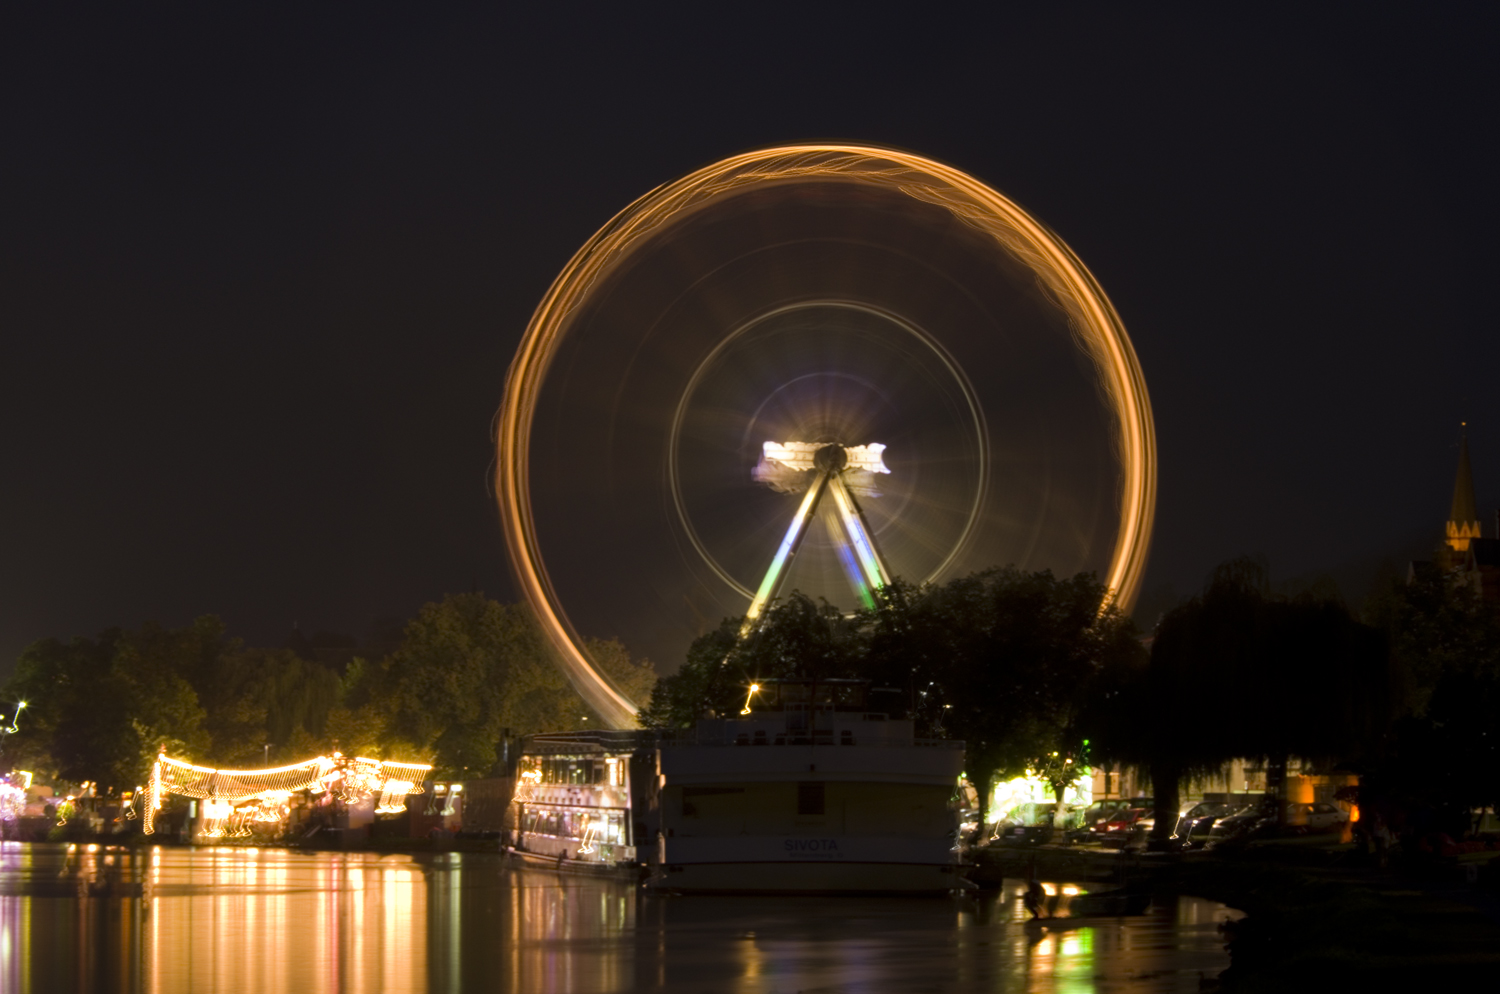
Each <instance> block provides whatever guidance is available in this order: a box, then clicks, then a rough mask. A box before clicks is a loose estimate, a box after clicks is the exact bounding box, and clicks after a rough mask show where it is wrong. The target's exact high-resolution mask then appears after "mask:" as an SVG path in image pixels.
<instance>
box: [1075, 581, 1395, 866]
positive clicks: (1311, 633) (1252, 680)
mask: <svg viewBox="0 0 1500 994" xmlns="http://www.w3.org/2000/svg"><path fill="white" fill-rule="evenodd" d="M1389 659H1390V654H1389V651H1388V648H1387V644H1386V641H1385V639H1384V637H1383V636H1382V634H1381V633H1380V632H1379V631H1377V630H1375V629H1372V628H1370V627H1368V626H1365V625H1362V624H1360V623H1359V622H1357V621H1356V620H1355V619H1354V618H1353V617H1351V616H1350V614H1349V612H1348V610H1347V609H1346V608H1345V607H1344V606H1343V604H1342V603H1340V602H1338V601H1336V600H1331V599H1326V598H1325V597H1318V596H1316V595H1304V596H1299V597H1296V598H1290V599H1289V598H1284V597H1279V596H1277V595H1275V594H1273V593H1272V592H1271V591H1270V586H1269V583H1268V582H1267V577H1266V571H1265V567H1264V566H1263V564H1261V563H1258V562H1256V561H1254V560H1250V559H1237V560H1233V561H1230V562H1228V563H1224V564H1223V565H1221V566H1219V567H1217V568H1216V569H1215V570H1214V572H1213V574H1212V575H1211V576H1210V578H1209V581H1208V583H1207V584H1206V585H1205V587H1204V590H1203V592H1202V594H1200V595H1199V596H1197V597H1195V598H1193V599H1192V600H1190V601H1188V602H1186V603H1184V604H1181V605H1179V606H1178V607H1176V608H1174V609H1173V610H1172V611H1170V612H1168V613H1167V615H1166V616H1165V617H1164V618H1163V619H1162V621H1161V623H1160V625H1159V626H1158V627H1157V630H1156V633H1155V637H1154V639H1153V640H1152V645H1151V654H1150V664H1149V666H1148V667H1146V669H1145V671H1144V672H1143V673H1141V674H1140V676H1139V678H1138V679H1137V680H1135V681H1133V682H1132V683H1130V684H1127V685H1126V686H1124V687H1122V688H1121V689H1120V701H1121V703H1122V705H1123V706H1122V707H1121V708H1119V709H1118V710H1117V711H1116V712H1114V713H1115V714H1116V715H1117V716H1118V717H1120V718H1123V719H1125V722H1126V724H1117V725H1116V726H1115V727H1113V728H1110V729H1108V730H1107V731H1104V732H1102V734H1101V739H1102V740H1103V741H1104V742H1105V743H1106V744H1105V746H1104V751H1105V752H1106V753H1107V754H1108V755H1109V756H1111V757H1112V758H1118V759H1123V760H1125V761H1129V762H1134V763H1136V764H1138V765H1140V766H1142V767H1144V768H1145V769H1147V770H1148V771H1149V772H1150V776H1151V783H1152V788H1153V792H1154V796H1155V803H1156V826H1155V834H1156V836H1157V838H1158V840H1163V839H1165V838H1166V837H1167V836H1168V835H1170V833H1171V831H1172V830H1173V828H1174V826H1175V824H1176V820H1177V810H1178V783H1179V781H1180V780H1181V779H1182V778H1183V777H1185V776H1189V775H1193V774H1205V773H1208V772H1210V771H1213V770H1216V769H1219V768H1222V766H1223V764H1224V763H1226V762H1229V761H1230V760H1232V759H1236V758H1254V757H1260V758H1263V759H1264V760H1265V761H1266V766H1267V780H1268V782H1269V783H1270V784H1272V785H1277V786H1279V784H1280V781H1281V780H1282V779H1283V778H1284V776H1285V772H1286V767H1287V761H1288V758H1289V757H1291V756H1299V757H1302V758H1305V759H1309V760H1312V761H1314V762H1322V763H1335V762H1341V763H1347V762H1352V761H1357V760H1358V759H1359V758H1360V757H1361V756H1364V755H1367V754H1369V752H1370V751H1371V750H1372V749H1375V748H1378V746H1379V740H1380V737H1381V735H1382V734H1383V731H1384V729H1385V727H1386V726H1387V724H1388V723H1389V720H1390V717H1391V696H1390V665H1389Z"/></svg>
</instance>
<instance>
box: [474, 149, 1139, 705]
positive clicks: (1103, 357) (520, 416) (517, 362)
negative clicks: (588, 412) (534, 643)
mask: <svg viewBox="0 0 1500 994" xmlns="http://www.w3.org/2000/svg"><path fill="white" fill-rule="evenodd" d="M809 181H830V182H845V183H862V184H870V185H875V186H880V187H884V188H886V189H890V190H897V191H900V192H902V193H904V194H906V195H907V196H910V197H912V198H913V199H915V200H920V201H923V202H926V203H930V204H934V205H938V206H941V207H943V208H945V209H947V210H948V211H949V212H951V213H952V214H953V216H954V217H956V218H957V219H958V220H960V221H962V222H963V223H965V224H967V225H969V226H971V227H973V228H975V229H977V230H979V231H982V232H984V233H986V234H988V235H990V236H991V237H992V238H994V240H995V241H996V243H997V244H998V245H999V246H1000V247H1001V248H1002V249H1004V250H1005V251H1006V252H1007V253H1009V254H1010V255H1011V256H1012V257H1014V258H1015V259H1016V260H1018V261H1019V262H1021V263H1022V264H1023V265H1025V266H1027V267H1028V268H1029V269H1030V270H1031V271H1032V272H1033V273H1034V274H1035V276H1036V277H1037V279H1038V281H1039V282H1040V284H1041V286H1042V288H1043V289H1044V291H1045V292H1046V293H1047V294H1048V296H1049V297H1050V298H1051V299H1052V301H1053V303H1055V304H1056V305H1057V306H1058V307H1060V308H1061V309H1062V310H1063V312H1064V313H1065V314H1066V315H1067V316H1068V318H1069V322H1070V324H1071V325H1072V330H1073V333H1074V335H1075V336H1076V337H1077V340H1078V343H1079V344H1080V346H1081V347H1082V348H1083V350H1084V352H1085V353H1086V354H1087V355H1088V356H1089V357H1090V358H1091V360H1092V361H1093V363H1094V366H1095V368H1096V369H1097V371H1098V374H1099V380H1100V383H1101V385H1102V387H1103V391H1104V394H1105V396H1106V397H1108V399H1109V401H1110V403H1111V405H1112V407H1113V413H1114V418H1115V424H1114V429H1115V430H1114V438H1113V444H1114V447H1115V452H1116V455H1117V457H1118V459H1119V462H1120V465H1121V467H1122V475H1123V479H1122V480H1121V492H1120V529H1119V533H1118V536H1117V538H1116V541H1115V548H1114V552H1113V554H1112V557H1111V561H1110V565H1109V569H1108V571H1107V572H1106V574H1105V578H1104V579H1105V586H1106V588H1107V590H1108V593H1107V595H1106V604H1109V603H1113V604H1115V605H1118V606H1119V607H1120V608H1121V609H1123V610H1129V609H1130V607H1131V606H1132V605H1133V604H1134V602H1135V598H1136V595H1137V593H1138V591H1139V587H1140V582H1141V576H1142V574H1143V572H1144V570H1145V565H1146V554H1147V550H1148V548H1149V546H1150V541H1151V529H1152V522H1153V519H1154V516H1155V509H1156V433H1155V428H1154V426H1153V423H1152V417H1151V402H1150V399H1149V397H1148V396H1147V393H1146V382H1145V377H1144V376H1143V375H1142V373H1141V367H1140V362H1139V360H1138V359H1137V357H1136V354H1135V349H1134V348H1133V347H1132V346H1131V343H1130V338H1129V336H1128V335H1127V334H1126V332H1125V325H1124V322H1122V321H1121V319H1120V316H1119V314H1118V313H1117V312H1116V311H1115V308H1114V305H1112V304H1111V303H1110V302H1109V298H1108V297H1107V296H1105V293H1104V290H1103V289H1102V288H1101V287H1100V286H1099V283H1098V281H1097V280H1096V279H1095V278H1094V276H1093V274H1092V273H1090V272H1089V270H1088V268H1087V267H1086V266H1084V264H1083V262H1082V261H1081V260H1080V259H1079V258H1078V256H1077V255H1076V254H1075V253H1074V252H1073V250H1072V249H1070V248H1069V247H1068V246H1067V245H1066V244H1065V243H1064V242H1063V241H1062V239H1061V238H1059V237H1058V236H1057V235H1055V234H1054V233H1053V232H1051V231H1050V230H1049V229H1048V228H1047V227H1046V226H1045V225H1043V224H1042V223H1041V222H1039V221H1037V220H1036V219H1035V218H1033V217H1032V216H1031V215H1029V214H1027V213H1026V211H1024V210H1023V209H1022V208H1021V207H1020V206H1019V205H1017V204H1016V203H1014V202H1013V201H1011V200H1010V199H1009V198H1007V197H1005V196H1004V195H1002V194H1000V193H999V192H998V191H996V190H994V189H992V188H991V187H989V186H987V185H985V184H984V183H981V182H980V181H979V180H977V179H975V178H974V177H972V176H970V175H968V174H967V173H964V172H962V171H961V170H958V169H954V168H953V167H951V166H947V165H944V164H942V163H940V162H935V161H933V160H931V159H927V158H923V157H922V156H918V155H913V154H911V153H908V152H898V151H893V150H890V149H882V148H874V147H869V146H861V145H789V146H783V147H778V148H769V149H761V150H758V151H753V152H746V153H744V154H742V155H736V156H731V157H730V158H728V159H724V160H722V161H720V162H716V163H714V164H712V165H710V166H706V167H704V168H703V169H700V170H698V171H697V172H694V173H691V174H690V175H688V176H685V177H683V178H681V179H679V180H676V181H675V182H672V183H668V184H665V185H664V186H660V187H658V188H656V189H655V190H652V191H651V192H650V193H647V194H646V195H645V196H643V197H641V198H640V199H638V200H637V201H636V202H635V203H633V204H631V205H630V206H629V207H626V208H625V209H624V210H623V211H621V212H620V213H619V214H617V215H615V217H614V218H612V219H611V220H610V221H609V223H608V224H606V225H604V227H603V228H601V229H600V230H599V231H598V232H597V233H595V235H594V236H593V237H592V238H590V239H589V240H588V242H586V243H585V244H584V246H583V247H582V248H580V249H579V250H578V252H577V253H576V254H575V255H574V256H573V258H572V259H571V260H569V261H568V264H567V265H566V266H564V267H563V270H562V272H561V273H560V274H559V275H558V277H557V279H556V280H555V281H554V282H553V284H552V286H551V287H550V288H549V289H548V291H547V294H546V295H545V296H544V297H543V298H542V301H541V303H539V304H538V305H537V309H536V312H535V313H534V314H533V315H532V318H531V323H530V325H529V326H528V327H527V329H526V335H525V337H524V338H523V339H522V341H521V345H520V347H519V348H518V349H517V351H516V355H515V358H514V359H513V360H512V362H511V365H510V369H509V371H508V373H507V377H506V385H505V399H504V401H503V403H502V405H501V408H500V412H499V416H498V418H497V422H496V436H495V446H496V466H495V494H496V498H497V500H498V502H499V505H500V517H501V525H502V529H503V531H504V534H505V540H506V545H507V547H508V549H509V552H510V558H511V564H512V566H513V568H514V570H515V574H516V577H517V579H518V580H519V581H520V583H521V587H522V590H523V591H524V592H525V594H526V598H527V600H528V601H529V602H530V604H531V606H532V608H533V609H534V610H535V611H536V614H537V618H538V620H539V621H540V622H541V625H542V628H543V630H544V631H545V632H546V634H547V636H548V640H549V641H550V642H551V643H552V645H553V647H554V648H555V650H556V653H557V658H558V662H559V665H560V666H561V668H562V669H563V672H564V673H565V674H566V675H567V676H568V678H569V680H571V681H572V683H573V685H574V686H575V687H576V688H577V689H578V691H579V693H580V694H582V696H583V697H584V699H585V700H586V701H588V702H589V704H590V705H591V706H593V708H594V709H595V710H596V711H598V712H599V714H600V715H601V716H602V717H603V718H604V721H605V723H606V724H608V725H610V726H611V727H615V728H633V727H635V726H636V724H637V722H636V717H635V712H636V710H637V705H636V703H635V702H633V701H631V700H630V699H629V698H627V697H626V696H625V695H624V694H622V693H621V692H620V691H619V689H618V688H616V687H615V686H614V685H613V683H612V682H611V681H610V680H609V678H608V677H607V676H606V675H604V674H603V673H601V672H600V671H599V670H598V669H597V668H596V667H595V666H594V665H593V663H592V661H591V660H590V659H589V658H588V656H587V654H586V653H585V652H584V651H583V649H582V639H580V638H579V636H578V633H577V632H576V630H575V629H574V628H573V625H572V623H571V622H570V621H569V620H568V617H567V614H566V612H565V611H564V610H563V607H562V605H561V603H560V602H559V599H558V597H557V592H556V589H555V588H554V586H553V583H552V580H551V578H550V576H549V575H548V573H547V567H546V564H545V563H544V562H543V559H542V553H541V549H540V547H539V544H538V541H537V535H536V529H535V525H534V521H533V519H532V509H531V493H530V446H531V425H532V420H533V418H534V416H535V411H536V403H537V400H538V397H539V396H540V393H541V389H542V384H543V382H544V381H545V378H546V375H547V371H548V368H549V366H550V365H551V363H552V360H553V357H554V356H555V355H556V353H557V349H558V346H559V344H560V342H561V340H562V338H563V337H564V336H565V335H566V333H567V329H568V319H569V316H570V315H571V314H572V313H573V311H574V310H575V309H577V308H578V307H579V306H580V305H581V304H582V303H583V302H584V301H585V299H586V298H587V297H588V295H589V293H590V292H591V290H592V289H593V288H594V287H595V286H596V285H598V283H599V282H600V280H601V278H602V277H603V276H605V275H606V274H607V273H608V271H609V270H610V268H611V267H612V266H614V265H615V264H616V263H617V262H619V261H620V260H622V259H624V258H625V257H626V256H627V255H628V254H629V253H630V252H631V251H632V250H633V249H635V248H637V247H639V246H641V245H642V244H643V243H644V241H645V240H646V239H648V238H650V237H651V236H652V235H653V234H654V233H655V232H657V231H659V230H660V229H662V228H663V227H664V226H665V225H666V224H667V223H668V222H670V221H671V220H673V219H675V218H679V217H681V216H685V215H687V214H689V213H692V212H694V211H697V210H700V209H702V208H704V207H706V206H707V205H709V204H710V203H713V202H715V201H718V200H720V199H722V198H724V197H727V196H730V195H732V194H735V193H738V192H741V191H744V190H746V189H748V188H751V187H755V186H765V185H771V184H781V183H791V182H809Z"/></svg>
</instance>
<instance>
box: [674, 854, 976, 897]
mask: <svg viewBox="0 0 1500 994" xmlns="http://www.w3.org/2000/svg"><path fill="white" fill-rule="evenodd" d="M963 869H964V867H961V866H955V865H952V864H947V865H939V866H933V865H922V864H913V863H855V862H837V863H807V862H795V861H788V862H775V863H773V862H746V863H687V864H670V865H667V866H663V867H660V868H659V869H658V871H657V873H656V874H655V875H654V876H653V877H652V878H651V879H650V880H648V881H647V882H646V886H647V888H648V889H650V890H654V891H658V892H662V891H665V892H672V893H683V894H689V893H691V894H867V895H868V894H906V895H939V894H949V893H952V892H954V891H962V890H972V889H974V885H973V884H971V883H969V881H967V880H965V879H964V878H963V876H962V872H961V871H962V870H963Z"/></svg>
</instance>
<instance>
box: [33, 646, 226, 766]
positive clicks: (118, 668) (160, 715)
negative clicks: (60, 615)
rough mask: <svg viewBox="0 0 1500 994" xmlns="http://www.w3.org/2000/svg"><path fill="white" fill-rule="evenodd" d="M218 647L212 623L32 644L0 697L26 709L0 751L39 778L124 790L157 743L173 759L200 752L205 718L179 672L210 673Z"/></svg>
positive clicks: (205, 742)
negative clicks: (19, 757)
mask: <svg viewBox="0 0 1500 994" xmlns="http://www.w3.org/2000/svg"><path fill="white" fill-rule="evenodd" d="M223 646H224V639H223V627H222V625H220V623H219V621H218V619H217V618H212V617H204V618H199V619H198V620H197V621H195V622H194V623H193V624H192V625H191V626H189V627H187V628H184V629H177V630H173V629H165V628H162V627H161V626H159V625H155V624H147V625H145V626H143V627H142V628H141V629H140V630H139V631H135V632H121V631H119V630H110V631H107V632H105V633H104V634H102V635H100V636H99V638H98V639H94V640H90V639H81V638H80V639H74V640H73V641H72V642H71V643H68V644H63V643H61V642H59V641H57V640H56V639H45V640H43V641H41V642H37V643H34V644H33V645H31V646H29V647H27V648H26V649H25V650H24V651H23V652H22V654H21V658H20V660H19V661H18V663H17V667H16V673H15V675H14V676H13V677H12V679H11V680H10V682H9V683H8V684H7V686H6V690H5V693H6V695H7V696H9V697H11V698H12V699H24V700H26V701H27V703H28V707H27V709H26V716H27V717H26V720H25V721H24V722H23V727H22V732H20V733H17V735H15V736H12V737H11V738H13V739H15V740H17V741H14V742H11V743H7V747H8V748H14V749H16V751H17V752H18V753H21V754H23V756H24V757H25V759H26V761H28V762H30V763H33V764H34V765H35V766H37V767H40V768H41V771H45V772H46V774H47V775H48V777H49V778H61V779H64V780H71V781H84V780H91V781H94V782H96V783H98V784H99V785H100V786H101V787H103V788H110V787H113V788H115V789H118V790H131V789H134V788H135V787H136V786H138V785H140V784H142V783H144V782H145V779H146V776H147V774H148V773H149V771H150V767H151V763H152V762H153V760H154V759H155V757H156V754H157V751H158V750H159V749H160V748H162V747H163V746H166V747H167V748H168V749H169V750H171V751H174V752H175V753H176V754H178V755H200V756H201V755H203V754H204V753H205V752H206V751H207V750H208V748H209V744H210V737H209V735H208V733H207V732H206V731H205V729H204V721H205V713H204V710H203V708H202V707H201V706H200V705H199V703H198V696H197V693H196V692H195V691H194V689H193V686H192V684H191V683H190V682H189V679H188V676H187V674H197V673H200V672H202V671H203V670H204V668H205V667H208V666H210V665H211V664H212V661H213V659H214V658H215V656H216V655H217V654H218V653H219V652H221V651H222V648H223Z"/></svg>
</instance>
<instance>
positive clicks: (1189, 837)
mask: <svg viewBox="0 0 1500 994" xmlns="http://www.w3.org/2000/svg"><path fill="white" fill-rule="evenodd" d="M1234 812H1235V807H1234V805H1232V804H1228V803H1226V802H1224V801H1199V802H1198V803H1197V804H1193V805H1188V806H1186V807H1185V809H1184V810H1183V812H1182V815H1181V816H1180V817H1179V818H1178V819H1177V830H1176V831H1175V832H1173V833H1172V838H1174V839H1180V840H1182V842H1183V843H1184V844H1188V845H1190V844H1192V843H1193V842H1195V841H1197V842H1202V841H1203V840H1204V839H1206V838H1208V833H1209V832H1210V831H1211V830H1212V829H1213V827H1214V825H1215V824H1216V823H1217V822H1218V820H1219V819H1220V818H1227V817H1229V816H1230V815H1232V814H1234Z"/></svg>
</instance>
